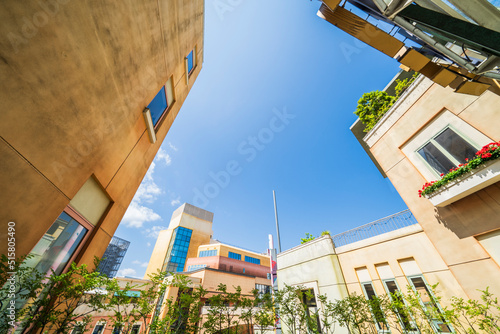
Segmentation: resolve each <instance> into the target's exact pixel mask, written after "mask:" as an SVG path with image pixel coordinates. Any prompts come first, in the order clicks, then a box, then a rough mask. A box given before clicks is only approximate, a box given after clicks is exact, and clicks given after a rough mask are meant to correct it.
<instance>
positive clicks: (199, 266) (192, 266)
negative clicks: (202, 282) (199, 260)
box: [187, 264, 208, 271]
mask: <svg viewBox="0 0 500 334" xmlns="http://www.w3.org/2000/svg"><path fill="white" fill-rule="evenodd" d="M206 267H208V266H207V265H206V264H193V265H191V266H188V269H187V271H194V270H198V269H202V268H206Z"/></svg>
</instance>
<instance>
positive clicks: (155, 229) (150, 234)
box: [142, 226, 167, 239]
mask: <svg viewBox="0 0 500 334" xmlns="http://www.w3.org/2000/svg"><path fill="white" fill-rule="evenodd" d="M166 229H167V228H166V227H165V226H152V227H151V228H147V229H145V230H144V231H143V232H142V233H143V234H145V235H146V238H152V239H156V238H158V234H159V233H160V231H163V230H166Z"/></svg>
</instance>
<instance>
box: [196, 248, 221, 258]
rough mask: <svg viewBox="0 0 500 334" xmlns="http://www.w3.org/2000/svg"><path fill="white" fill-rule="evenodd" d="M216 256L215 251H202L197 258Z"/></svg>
mask: <svg viewBox="0 0 500 334" xmlns="http://www.w3.org/2000/svg"><path fill="white" fill-rule="evenodd" d="M216 255H217V249H211V250H202V251H200V255H199V257H207V256H216Z"/></svg>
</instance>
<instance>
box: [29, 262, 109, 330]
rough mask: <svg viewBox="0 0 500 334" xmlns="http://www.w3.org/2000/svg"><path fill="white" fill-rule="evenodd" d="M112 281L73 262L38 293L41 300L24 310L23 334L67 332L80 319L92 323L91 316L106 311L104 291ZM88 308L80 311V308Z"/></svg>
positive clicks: (54, 275)
mask: <svg viewBox="0 0 500 334" xmlns="http://www.w3.org/2000/svg"><path fill="white" fill-rule="evenodd" d="M108 282H109V278H107V277H106V276H102V275H101V274H100V273H99V272H97V271H96V270H95V269H94V270H91V271H89V270H88V269H87V265H85V264H82V265H80V266H77V265H76V264H75V263H72V264H71V266H70V268H69V270H68V271H67V272H66V273H62V274H59V275H58V274H56V273H55V272H54V271H52V274H51V275H50V276H49V277H46V278H45V279H44V280H43V281H42V284H41V286H40V288H39V289H38V290H37V291H36V292H37V297H36V298H34V299H33V301H32V302H30V303H28V304H27V306H25V309H24V310H23V318H22V323H21V326H22V327H23V328H24V330H23V334H27V333H36V332H38V331H40V332H43V331H44V330H45V329H46V328H47V329H49V330H52V331H53V332H54V333H67V332H68V331H69V330H70V329H71V328H73V327H74V326H75V325H76V323H77V321H78V320H79V319H83V322H84V323H85V322H87V321H90V314H91V313H94V312H96V311H99V310H102V309H104V308H105V307H106V306H105V300H106V297H107V296H106V294H104V293H100V292H99V291H100V289H102V288H103V287H105V286H107V284H108ZM81 305H86V306H87V308H85V310H83V311H81V312H79V311H77V309H78V307H79V306H81Z"/></svg>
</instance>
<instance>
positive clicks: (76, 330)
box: [71, 325, 85, 334]
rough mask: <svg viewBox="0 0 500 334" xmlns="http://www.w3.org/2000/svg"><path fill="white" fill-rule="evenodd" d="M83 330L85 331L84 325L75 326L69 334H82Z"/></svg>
mask: <svg viewBox="0 0 500 334" xmlns="http://www.w3.org/2000/svg"><path fill="white" fill-rule="evenodd" d="M84 329H85V326H84V325H75V327H73V331H72V332H71V334H83V330H84Z"/></svg>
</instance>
